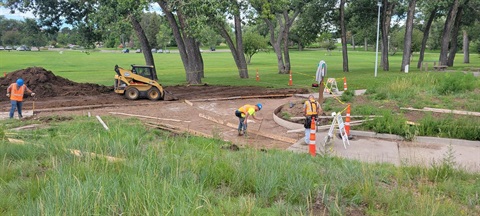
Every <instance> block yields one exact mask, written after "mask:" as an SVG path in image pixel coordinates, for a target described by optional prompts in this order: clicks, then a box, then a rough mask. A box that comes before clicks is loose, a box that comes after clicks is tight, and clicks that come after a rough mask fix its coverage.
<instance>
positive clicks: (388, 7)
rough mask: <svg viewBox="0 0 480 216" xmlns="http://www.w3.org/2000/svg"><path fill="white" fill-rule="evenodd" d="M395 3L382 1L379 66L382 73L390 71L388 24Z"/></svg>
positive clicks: (386, 0)
mask: <svg viewBox="0 0 480 216" xmlns="http://www.w3.org/2000/svg"><path fill="white" fill-rule="evenodd" d="M394 8H395V3H392V2H389V1H388V0H383V9H382V62H381V65H382V67H383V70H384V71H389V70H390V63H389V62H388V35H389V34H390V22H391V20H392V13H393V9H394Z"/></svg>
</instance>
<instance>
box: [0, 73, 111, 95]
mask: <svg viewBox="0 0 480 216" xmlns="http://www.w3.org/2000/svg"><path fill="white" fill-rule="evenodd" d="M18 78H22V79H23V81H24V83H25V85H27V87H28V88H29V89H31V90H32V91H33V92H35V94H36V96H38V97H42V98H45V97H58V96H94V95H99V94H103V93H109V92H112V91H113V88H112V87H107V86H103V85H98V84H91V83H76V82H73V81H71V80H68V79H65V78H63V77H60V76H55V74H53V73H52V72H51V71H47V70H45V69H44V68H41V67H30V68H26V69H22V70H17V71H14V72H11V73H8V74H7V75H6V76H5V77H2V78H0V87H1V89H2V90H3V91H4V93H6V89H7V88H8V86H9V85H10V84H11V83H14V82H16V81H17V79H18ZM0 97H1V98H3V99H6V96H5V94H0Z"/></svg>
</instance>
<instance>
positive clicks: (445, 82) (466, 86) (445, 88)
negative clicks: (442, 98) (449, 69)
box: [436, 73, 476, 95]
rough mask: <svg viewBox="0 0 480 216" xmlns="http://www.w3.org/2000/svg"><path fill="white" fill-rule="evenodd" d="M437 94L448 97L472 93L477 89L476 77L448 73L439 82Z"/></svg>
mask: <svg viewBox="0 0 480 216" xmlns="http://www.w3.org/2000/svg"><path fill="white" fill-rule="evenodd" d="M438 81H439V82H438V85H437V88H436V90H437V92H438V94H440V95H448V94H455V93H462V92H466V91H472V90H473V89H474V88H475V81H476V80H475V77H474V76H473V75H472V74H463V73H447V74H445V77H443V78H441V79H439V80H438Z"/></svg>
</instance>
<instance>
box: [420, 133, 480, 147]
mask: <svg viewBox="0 0 480 216" xmlns="http://www.w3.org/2000/svg"><path fill="white" fill-rule="evenodd" d="M414 140H415V141H416V142H421V143H436V144H444V145H450V144H451V145H461V146H467V147H479V148H480V141H471V140H462V139H450V138H441V137H426V136H417V137H415V139H414Z"/></svg>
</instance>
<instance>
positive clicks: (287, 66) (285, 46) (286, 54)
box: [282, 11, 295, 73]
mask: <svg viewBox="0 0 480 216" xmlns="http://www.w3.org/2000/svg"><path fill="white" fill-rule="evenodd" d="M283 17H284V19H285V28H284V29H283V36H282V40H283V44H282V45H283V57H284V60H285V71H286V72H287V73H290V69H291V67H290V52H289V51H288V33H289V32H290V26H292V24H291V23H290V17H289V16H288V12H287V11H284V12H283ZM292 19H295V18H292ZM292 21H293V20H292Z"/></svg>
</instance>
